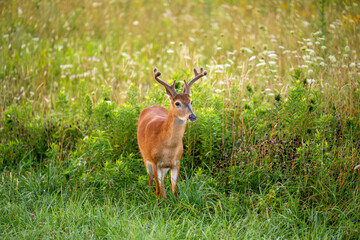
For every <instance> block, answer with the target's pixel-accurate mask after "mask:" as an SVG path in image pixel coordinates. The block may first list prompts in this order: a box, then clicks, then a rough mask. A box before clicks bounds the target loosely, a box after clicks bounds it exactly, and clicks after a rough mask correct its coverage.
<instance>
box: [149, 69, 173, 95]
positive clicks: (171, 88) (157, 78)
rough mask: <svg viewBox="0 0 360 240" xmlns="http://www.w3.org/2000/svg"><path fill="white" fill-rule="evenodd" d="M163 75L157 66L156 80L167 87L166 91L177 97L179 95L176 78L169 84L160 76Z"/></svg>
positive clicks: (155, 70)
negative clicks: (176, 88)
mask: <svg viewBox="0 0 360 240" xmlns="http://www.w3.org/2000/svg"><path fill="white" fill-rule="evenodd" d="M160 75H161V72H159V71H158V70H157V68H154V78H155V80H156V81H158V82H159V83H160V84H161V85H163V86H164V87H165V89H166V93H167V94H169V95H171V96H172V97H175V96H176V95H177V92H176V90H175V82H176V80H174V82H173V84H172V85H169V84H167V83H166V82H164V81H163V80H161V79H160V78H159V76H160Z"/></svg>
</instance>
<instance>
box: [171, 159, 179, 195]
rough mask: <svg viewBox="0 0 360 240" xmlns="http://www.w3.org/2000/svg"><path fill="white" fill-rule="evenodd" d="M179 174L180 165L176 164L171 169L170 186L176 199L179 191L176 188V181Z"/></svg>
mask: <svg viewBox="0 0 360 240" xmlns="http://www.w3.org/2000/svg"><path fill="white" fill-rule="evenodd" d="M179 172H180V163H178V164H176V165H175V166H173V167H172V168H171V186H172V191H173V194H174V196H175V197H177V195H178V193H179V190H178V186H177V180H178V177H179Z"/></svg>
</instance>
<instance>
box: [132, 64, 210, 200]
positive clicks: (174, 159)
mask: <svg viewBox="0 0 360 240" xmlns="http://www.w3.org/2000/svg"><path fill="white" fill-rule="evenodd" d="M194 73H195V77H194V78H193V79H192V80H191V81H190V82H189V83H187V82H186V81H185V80H184V88H183V92H182V93H180V94H178V93H177V92H176V90H175V82H176V80H174V82H173V84H172V85H171V86H170V85H169V84H167V83H165V82H164V81H162V80H161V79H160V78H159V76H160V75H161V73H160V72H158V71H157V69H156V68H154V77H155V79H156V81H158V82H159V83H160V84H161V85H163V86H164V87H165V89H166V93H167V95H168V97H169V99H170V102H171V106H170V109H169V111H168V110H167V109H166V108H164V107H161V106H150V107H147V108H145V109H144V110H143V111H142V112H141V113H140V116H139V120H138V131H137V140H138V144H139V148H140V152H141V155H142V157H143V160H144V164H145V167H146V169H147V172H148V176H149V192H150V191H151V187H152V184H153V178H155V184H156V196H157V197H159V195H160V197H166V192H165V182H164V179H165V175H166V173H167V172H168V171H169V170H171V185H172V191H173V193H174V196H175V197H177V195H178V187H177V180H178V176H179V170H180V159H181V156H182V154H183V142H182V139H183V136H184V132H185V127H186V122H187V121H190V122H193V121H195V120H196V116H195V114H194V113H193V111H192V106H191V104H192V101H191V100H190V89H191V86H192V85H193V84H194V82H196V81H197V80H198V79H200V78H201V77H203V76H205V75H206V74H207V72H206V71H204V69H203V68H200V72H199V73H198V72H197V71H196V69H195V68H194Z"/></svg>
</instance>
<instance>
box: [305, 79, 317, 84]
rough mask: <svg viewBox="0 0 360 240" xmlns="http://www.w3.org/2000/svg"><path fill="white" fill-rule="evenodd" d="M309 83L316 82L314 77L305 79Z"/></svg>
mask: <svg viewBox="0 0 360 240" xmlns="http://www.w3.org/2000/svg"><path fill="white" fill-rule="evenodd" d="M306 81H307V82H308V83H309V84H311V83H315V82H316V80H315V79H307V80H306Z"/></svg>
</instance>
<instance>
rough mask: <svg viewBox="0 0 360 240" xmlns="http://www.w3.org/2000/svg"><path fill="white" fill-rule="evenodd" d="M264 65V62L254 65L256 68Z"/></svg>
mask: <svg viewBox="0 0 360 240" xmlns="http://www.w3.org/2000/svg"><path fill="white" fill-rule="evenodd" d="M264 65H265V62H261V63H258V64H256V66H257V67H260V66H264Z"/></svg>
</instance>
